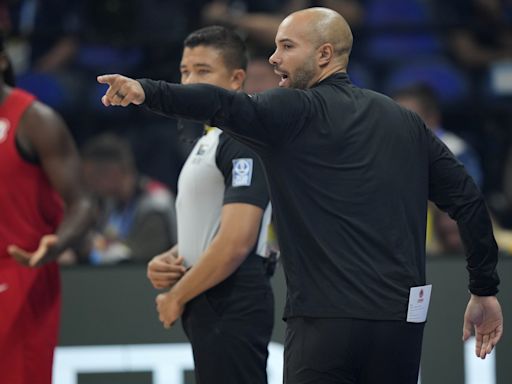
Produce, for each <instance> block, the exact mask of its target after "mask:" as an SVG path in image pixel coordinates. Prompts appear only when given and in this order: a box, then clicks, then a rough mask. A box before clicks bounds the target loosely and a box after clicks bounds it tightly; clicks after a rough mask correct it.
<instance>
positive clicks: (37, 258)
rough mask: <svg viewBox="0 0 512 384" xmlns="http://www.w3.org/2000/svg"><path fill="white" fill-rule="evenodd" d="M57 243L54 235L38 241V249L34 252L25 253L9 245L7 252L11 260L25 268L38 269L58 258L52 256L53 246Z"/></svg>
mask: <svg viewBox="0 0 512 384" xmlns="http://www.w3.org/2000/svg"><path fill="white" fill-rule="evenodd" d="M58 241H59V238H58V237H57V236H56V235H45V236H43V237H42V238H41V240H40V241H39V247H38V248H37V249H36V250H35V252H27V251H25V250H24V249H21V248H19V247H18V246H16V245H9V246H8V247H7V252H8V253H9V255H11V257H12V258H14V259H15V260H16V261H18V262H19V263H21V264H23V265H25V266H27V267H38V266H40V265H41V264H43V263H44V262H46V261H49V260H53V259H54V258H55V257H57V256H58V255H57V254H54V253H55V245H56V244H57V242H58Z"/></svg>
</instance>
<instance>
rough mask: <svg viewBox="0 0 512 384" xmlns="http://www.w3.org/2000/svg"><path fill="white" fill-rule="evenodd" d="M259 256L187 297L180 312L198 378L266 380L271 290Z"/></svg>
mask: <svg viewBox="0 0 512 384" xmlns="http://www.w3.org/2000/svg"><path fill="white" fill-rule="evenodd" d="M269 280H270V278H269V277H268V276H267V273H266V268H265V266H264V264H263V260H262V258H261V257H260V256H257V255H249V256H248V257H247V258H246V260H245V261H244V262H243V263H242V265H240V267H239V268H238V269H237V271H235V272H234V273H233V274H232V275H231V276H230V277H228V278H227V279H226V280H225V281H223V282H222V283H220V284H219V285H217V286H215V287H213V288H211V289H209V290H208V291H206V292H204V293H203V294H201V295H199V296H198V297H196V298H195V299H193V300H191V301H190V302H189V303H187V305H186V307H185V312H184V313H183V316H182V318H181V320H182V324H183V329H184V330H185V333H186V335H187V337H188V339H189V340H190V343H191V344H192V351H193V354H194V365H195V376H196V383H197V384H217V383H218V384H266V383H267V357H268V349H267V347H268V343H269V342H270V338H271V335H272V327H273V324H274V296H273V294H272V288H271V286H270V281H269Z"/></svg>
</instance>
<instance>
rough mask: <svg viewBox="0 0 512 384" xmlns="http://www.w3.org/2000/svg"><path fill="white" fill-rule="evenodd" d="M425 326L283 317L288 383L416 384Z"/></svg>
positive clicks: (405, 323)
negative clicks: (285, 322) (285, 327)
mask: <svg viewBox="0 0 512 384" xmlns="http://www.w3.org/2000/svg"><path fill="white" fill-rule="evenodd" d="M423 328H424V323H420V324H413V323H407V322H405V321H403V322H402V321H370V320H359V319H340V318H334V319H330V318H309V317H294V318H289V319H287V329H286V341H285V351H284V363H285V367H284V382H285V383H286V384H417V382H418V371H419V365H420V358H421V344H422V340H423Z"/></svg>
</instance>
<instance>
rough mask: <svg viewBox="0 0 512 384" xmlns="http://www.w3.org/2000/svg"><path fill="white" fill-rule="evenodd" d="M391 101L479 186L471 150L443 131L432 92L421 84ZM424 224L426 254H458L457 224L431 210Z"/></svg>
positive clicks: (460, 140)
mask: <svg viewBox="0 0 512 384" xmlns="http://www.w3.org/2000/svg"><path fill="white" fill-rule="evenodd" d="M394 98H395V100H396V101H397V102H398V103H399V104H400V105H402V106H403V107H405V108H407V109H409V110H411V111H413V112H416V113H417V114H418V115H419V116H420V117H421V119H422V120H423V121H424V122H425V125H426V126H427V127H428V128H430V129H431V130H432V131H434V133H435V134H436V136H437V137H439V139H441V140H442V141H443V142H444V143H445V144H446V146H447V147H448V148H449V149H450V151H452V153H453V154H454V155H455V157H456V158H457V159H458V160H459V161H460V162H461V163H462V164H464V166H465V168H466V170H467V171H468V173H469V174H470V175H471V176H472V177H473V179H474V181H475V182H476V184H477V185H478V186H480V187H481V184H482V171H481V168H480V162H479V159H478V157H477V155H476V153H475V152H474V151H473V149H472V148H471V147H470V146H469V144H467V143H466V142H465V141H464V140H463V139H462V138H460V137H459V136H457V135H455V134H454V133H452V132H449V131H446V130H444V128H443V126H442V119H441V110H440V106H439V101H438V98H437V95H436V94H435V92H434V90H433V89H432V88H430V87H429V86H428V85H425V84H417V85H414V86H411V87H408V88H403V89H401V90H398V91H397V92H396V93H395V95H394ZM428 215H429V217H428V222H427V251H428V252H429V253H456V254H458V253H461V252H462V251H463V247H462V242H461V239H460V236H459V230H458V227H457V223H456V222H455V221H454V220H452V219H451V218H450V217H449V216H448V214H447V213H444V212H442V211H440V210H439V209H437V208H436V207H434V206H433V205H432V206H431V209H429V213H428Z"/></svg>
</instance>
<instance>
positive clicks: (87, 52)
mask: <svg viewBox="0 0 512 384" xmlns="http://www.w3.org/2000/svg"><path fill="white" fill-rule="evenodd" d="M142 58H143V54H142V50H141V49H140V48H136V47H135V48H125V49H122V48H113V47H110V46H107V45H83V46H81V47H80V49H79V51H78V55H77V59H76V63H77V65H78V66H79V67H80V68H82V69H85V70H90V71H93V72H95V73H110V72H115V73H120V72H124V73H126V72H129V71H130V70H132V69H134V68H135V67H136V66H137V65H138V64H140V63H141V62H142Z"/></svg>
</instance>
